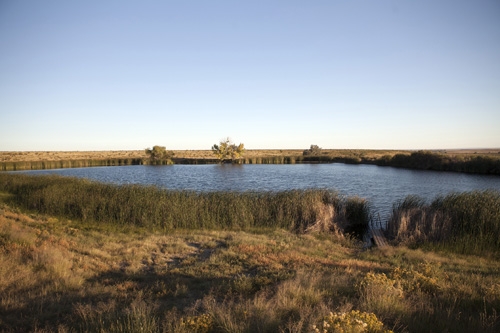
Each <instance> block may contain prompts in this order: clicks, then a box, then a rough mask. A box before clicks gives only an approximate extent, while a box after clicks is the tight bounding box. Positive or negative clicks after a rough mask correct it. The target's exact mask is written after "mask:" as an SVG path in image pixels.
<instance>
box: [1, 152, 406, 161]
mask: <svg viewBox="0 0 500 333" xmlns="http://www.w3.org/2000/svg"><path fill="white" fill-rule="evenodd" d="M173 152H174V154H175V157H176V158H195V159H213V158H214V154H213V153H212V151H211V150H173ZM302 152H303V150H302V149H248V150H246V152H245V158H249V159H251V158H258V157H261V158H262V157H275V156H276V157H279V156H291V157H297V156H302ZM398 153H409V152H406V151H396V150H356V149H323V150H322V155H324V156H335V157H352V156H357V157H368V158H369V159H378V158H381V157H382V156H384V155H389V156H393V155H395V154H398ZM120 158H121V159H132V158H147V155H146V153H145V152H144V151H143V150H115V151H23V152H10V151H3V152H2V151H0V162H28V161H29V162H35V161H66V160H107V159H120Z"/></svg>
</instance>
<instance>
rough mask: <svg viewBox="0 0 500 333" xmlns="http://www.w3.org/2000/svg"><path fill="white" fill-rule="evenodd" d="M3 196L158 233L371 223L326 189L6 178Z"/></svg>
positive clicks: (357, 205)
mask: <svg viewBox="0 0 500 333" xmlns="http://www.w3.org/2000/svg"><path fill="white" fill-rule="evenodd" d="M0 191H5V192H8V193H11V194H13V197H12V200H13V201H14V202H15V203H16V205H18V206H20V207H22V208H24V209H28V210H32V211H37V212H40V213H44V214H52V215H56V216H63V217H66V218H70V219H78V220H82V221H93V222H99V223H111V224H115V225H121V226H127V225H131V226H139V227H145V228H153V229H159V230H172V229H224V230H250V229H254V228H271V229H275V228H279V229H286V230H289V231H294V232H304V231H306V230H313V229H321V230H329V231H335V232H339V233H344V232H346V231H347V232H348V233H353V234H356V235H357V234H358V233H359V232H360V230H365V229H366V228H367V226H368V222H369V219H368V214H367V213H366V212H367V209H368V208H367V203H366V202H365V201H360V200H358V199H353V198H341V197H340V196H339V195H338V194H337V193H335V192H331V191H327V190H290V191H283V192H195V191H177V190H175V191H174V190H165V189H160V188H157V187H153V186H139V185H121V186H119V185H113V184H103V183H97V182H92V181H89V180H85V179H76V178H67V177H61V176H29V175H19V174H0ZM358 211H359V212H358ZM351 222H352V224H351ZM363 228H365V229H363Z"/></svg>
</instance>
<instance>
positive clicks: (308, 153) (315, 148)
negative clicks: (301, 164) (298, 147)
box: [302, 145, 321, 156]
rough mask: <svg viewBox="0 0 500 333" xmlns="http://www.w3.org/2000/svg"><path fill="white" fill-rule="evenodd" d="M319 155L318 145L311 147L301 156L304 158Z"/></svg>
mask: <svg viewBox="0 0 500 333" xmlns="http://www.w3.org/2000/svg"><path fill="white" fill-rule="evenodd" d="M320 154H321V148H320V147H319V146H318V145H311V148H309V149H306V150H304V152H303V153H302V155H304V156H315V155H320Z"/></svg>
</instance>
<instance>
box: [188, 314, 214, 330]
mask: <svg viewBox="0 0 500 333" xmlns="http://www.w3.org/2000/svg"><path fill="white" fill-rule="evenodd" d="M212 326H213V318H212V316H210V315H208V314H202V315H199V316H189V317H186V318H181V327H183V328H185V329H186V330H188V331H189V332H196V333H208V332H210V330H211V329H212Z"/></svg>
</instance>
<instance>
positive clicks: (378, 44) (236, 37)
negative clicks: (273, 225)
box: [0, 0, 500, 151]
mask: <svg viewBox="0 0 500 333" xmlns="http://www.w3.org/2000/svg"><path fill="white" fill-rule="evenodd" d="M227 136H229V137H231V138H232V139H233V141H235V142H236V143H239V142H243V143H245V146H246V147H247V148H248V149H265V148H297V149H305V148H308V147H309V146H310V145H311V144H317V145H319V146H320V147H323V148H367V149H368V148H370V149H371V148H375V149H441V148H478V147H486V148H493V147H500V1H498V0H476V1H472V0H467V1H461V0H458V1H457V0H450V1H439V0H432V1H410V0H392V1H385V0H377V1H374V0H367V1H355V0H353V1H347V0H324V1H320V0H317V1H316V0H311V1H305V0H303V1H295V0H285V1H270V0H268V1H259V0H252V1H234V0H232V1H229V0H228V1H218V0H211V1H201V0H200V1H194V0H193V1H188V0H185V1H184V0H182V1H181V0H177V1H167V0H165V1H138V0H137V1H123V0H121V1H118V0H116V1H111V0H110V1H90V0H86V1H62V0H61V1H50V0H48V1H47V0H45V1H17V0H2V1H0V150H3V151H5V150H114V149H143V148H146V147H151V146H153V145H156V144H158V145H163V146H166V147H167V148H168V149H210V147H211V146H212V144H214V143H216V142H218V141H219V140H220V139H222V138H224V137H227Z"/></svg>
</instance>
